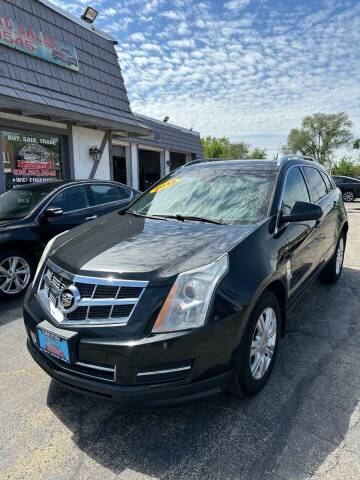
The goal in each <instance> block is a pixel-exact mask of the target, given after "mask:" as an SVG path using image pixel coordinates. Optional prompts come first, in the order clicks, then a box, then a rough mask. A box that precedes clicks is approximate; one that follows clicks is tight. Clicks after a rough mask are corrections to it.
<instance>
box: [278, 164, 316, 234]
mask: <svg viewBox="0 0 360 480" xmlns="http://www.w3.org/2000/svg"><path fill="white" fill-rule="evenodd" d="M302 167H303V166H302V165H301V164H300V163H299V164H296V165H291V167H290V168H288V169H287V170H286V173H285V176H284V179H283V181H282V185H281V194H280V198H279V203H278V207H277V214H276V226H275V230H274V234H275V235H276V234H277V233H278V232H279V231H280V230H281V228H280V229H279V221H280V215H281V207H282V204H283V200H284V193H285V186H286V182H287V179H288V176H289V173H290V172H291V170H292V169H293V168H297V169H298V170H299V171H300V174H301V175H302V178H303V180H304V183H305V187H306V190H307V193H308V197H309V202H311V197H310V191H309V186H308V184H307V181H306V178H305V174H304V172H303V169H302Z"/></svg>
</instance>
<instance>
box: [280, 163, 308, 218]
mask: <svg viewBox="0 0 360 480" xmlns="http://www.w3.org/2000/svg"><path fill="white" fill-rule="evenodd" d="M309 201H310V198H309V193H308V190H307V188H306V184H305V180H304V177H303V176H302V173H301V172H300V169H299V168H298V167H294V168H292V169H291V170H290V171H289V173H288V175H287V177H286V181H285V186H284V194H283V201H282V206H281V211H282V213H283V214H284V215H289V213H290V211H291V209H292V207H293V206H294V203H295V202H309Z"/></svg>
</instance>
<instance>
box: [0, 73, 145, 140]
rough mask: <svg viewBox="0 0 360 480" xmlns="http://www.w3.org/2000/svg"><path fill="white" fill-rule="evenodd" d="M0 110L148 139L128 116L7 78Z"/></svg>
mask: <svg viewBox="0 0 360 480" xmlns="http://www.w3.org/2000/svg"><path fill="white" fill-rule="evenodd" d="M0 110H7V111H9V112H13V113H17V114H23V115H26V116H33V117H38V118H46V119H50V120H52V121H57V122H71V123H74V124H76V125H78V126H82V127H85V128H97V129H99V130H112V131H116V132H119V133H123V134H125V135H128V136H133V135H135V136H138V135H150V134H151V129H150V128H149V127H148V126H146V125H145V124H143V123H142V122H141V121H139V120H137V119H136V118H135V116H133V115H132V113H128V112H121V113H119V111H118V110H115V109H112V108H110V107H107V106H99V105H98V104H91V103H90V102H89V101H87V100H82V99H79V98H73V97H69V96H66V95H64V94H61V93H59V92H51V91H48V90H45V89H40V88H38V87H35V86H32V87H31V88H29V85H27V86H26V90H25V89H24V83H20V82H17V81H15V80H12V79H9V78H6V79H4V78H2V79H0Z"/></svg>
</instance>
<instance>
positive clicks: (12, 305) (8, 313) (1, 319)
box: [0, 297, 24, 327]
mask: <svg viewBox="0 0 360 480" xmlns="http://www.w3.org/2000/svg"><path fill="white" fill-rule="evenodd" d="M23 303H24V298H23V297H20V298H14V299H13V300H4V299H0V327H1V326H2V325H6V324H7V323H9V322H12V321H14V320H18V319H19V317H21V316H22V307H23Z"/></svg>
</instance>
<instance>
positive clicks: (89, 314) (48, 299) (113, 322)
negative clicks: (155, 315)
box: [37, 260, 149, 327]
mask: <svg viewBox="0 0 360 480" xmlns="http://www.w3.org/2000/svg"><path fill="white" fill-rule="evenodd" d="M84 284H86V285H92V286H93V290H92V293H91V287H90V290H89V288H87V289H86V288H85V289H84V288H83V289H82V291H83V292H85V294H84V296H81V298H80V299H79V300H78V304H77V308H76V309H75V310H73V311H69V312H68V313H67V314H66V313H65V312H64V310H63V309H62V308H61V307H60V306H59V297H60V294H61V292H62V289H63V288H64V285H65V287H66V288H67V286H69V285H75V286H77V285H78V286H79V289H81V285H84ZM148 284H149V282H146V281H138V280H121V279H119V278H113V277H112V276H109V277H108V278H99V277H91V276H89V277H88V276H84V275H74V274H72V273H70V272H68V271H66V270H64V269H62V268H61V267H59V266H58V265H56V264H55V263H54V262H52V261H51V260H48V261H47V262H46V265H45V268H44V270H43V273H42V276H41V279H40V282H39V287H38V290H37V297H38V299H39V301H40V302H41V304H42V306H43V307H44V309H45V310H46V311H47V312H48V313H49V314H50V315H51V316H52V318H53V319H54V320H55V321H56V322H57V323H59V324H64V325H67V326H99V327H102V326H104V327H109V326H125V325H127V324H128V322H129V319H130V318H131V315H132V313H133V311H134V309H135V307H136V305H137V304H138V302H139V300H140V298H141V297H142V295H143V293H144V291H145V288H146V287H147V285H148ZM99 286H101V287H102V288H99V290H98V297H97V298H95V296H96V292H97V289H98V287H99ZM104 287H109V289H110V291H109V290H108V291H106V288H104ZM114 287H115V288H114ZM123 288H125V289H128V290H123V291H122V289H123ZM131 288H133V289H134V290H133V291H131ZM121 292H123V295H124V296H127V295H128V294H130V295H131V294H132V295H133V297H131V296H129V298H118V296H120V295H121ZM125 292H126V293H125ZM90 293H91V296H90ZM86 294H87V295H86ZM109 294H110V295H109ZM135 295H137V297H135ZM101 296H103V297H104V298H101ZM134 297H135V298H134ZM121 307H123V308H121ZM80 308H82V310H79V309H80ZM82 314H83V315H82ZM113 314H115V316H113ZM116 315H117V316H116ZM71 316H73V317H75V318H71Z"/></svg>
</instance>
